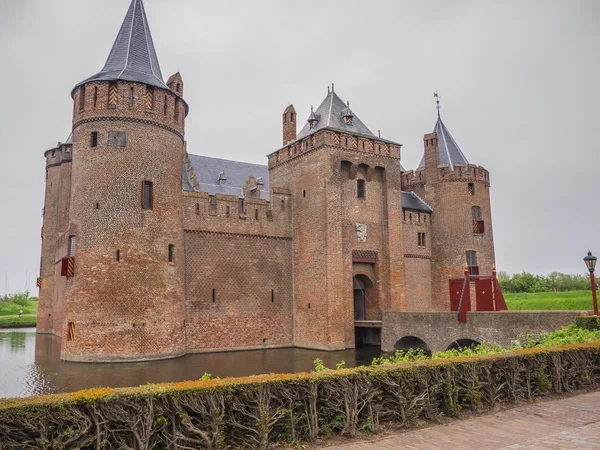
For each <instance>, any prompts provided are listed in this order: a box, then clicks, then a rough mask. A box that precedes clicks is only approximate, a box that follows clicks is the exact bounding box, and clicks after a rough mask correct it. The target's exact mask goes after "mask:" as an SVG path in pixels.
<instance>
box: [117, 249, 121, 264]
mask: <svg viewBox="0 0 600 450" xmlns="http://www.w3.org/2000/svg"><path fill="white" fill-rule="evenodd" d="M119 261H121V250H117V262H119Z"/></svg>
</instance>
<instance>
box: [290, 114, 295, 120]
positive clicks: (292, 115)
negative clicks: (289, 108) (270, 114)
mask: <svg viewBox="0 0 600 450" xmlns="http://www.w3.org/2000/svg"><path fill="white" fill-rule="evenodd" d="M290 120H291V121H292V122H293V121H294V113H290Z"/></svg>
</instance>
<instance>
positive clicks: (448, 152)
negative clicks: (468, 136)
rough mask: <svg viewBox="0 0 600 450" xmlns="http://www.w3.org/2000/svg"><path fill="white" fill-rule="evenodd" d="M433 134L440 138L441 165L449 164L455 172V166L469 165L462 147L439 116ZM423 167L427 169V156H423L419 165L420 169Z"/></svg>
mask: <svg viewBox="0 0 600 450" xmlns="http://www.w3.org/2000/svg"><path fill="white" fill-rule="evenodd" d="M433 132H434V133H437V137H438V149H439V154H440V164H448V166H449V168H450V170H454V164H464V165H465V166H468V165H469V161H468V160H467V157H466V156H465V155H464V153H463V152H462V151H461V150H460V147H459V146H458V144H457V143H456V141H455V140H454V138H453V137H452V135H451V134H450V132H449V131H448V128H446V125H444V122H442V119H441V118H440V117H439V116H438V120H437V123H436V124H435V128H434V129H433ZM423 167H425V155H423V157H422V158H421V162H420V163H419V169H421V168H423Z"/></svg>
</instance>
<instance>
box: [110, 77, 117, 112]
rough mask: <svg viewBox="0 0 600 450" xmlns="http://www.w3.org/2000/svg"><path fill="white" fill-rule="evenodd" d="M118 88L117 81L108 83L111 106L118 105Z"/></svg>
mask: <svg viewBox="0 0 600 450" xmlns="http://www.w3.org/2000/svg"><path fill="white" fill-rule="evenodd" d="M117 99H118V90H117V82H116V81H111V82H110V84H109V85H108V104H109V106H117Z"/></svg>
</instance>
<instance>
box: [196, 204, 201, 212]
mask: <svg viewBox="0 0 600 450" xmlns="http://www.w3.org/2000/svg"><path fill="white" fill-rule="evenodd" d="M196 214H200V203H196Z"/></svg>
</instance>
